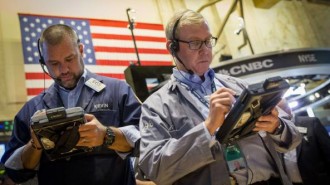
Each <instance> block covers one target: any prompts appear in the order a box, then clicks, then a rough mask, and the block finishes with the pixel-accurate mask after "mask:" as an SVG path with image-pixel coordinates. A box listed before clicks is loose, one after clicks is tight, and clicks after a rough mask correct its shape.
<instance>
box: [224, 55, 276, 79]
mask: <svg viewBox="0 0 330 185" xmlns="http://www.w3.org/2000/svg"><path fill="white" fill-rule="evenodd" d="M273 66H274V62H273V60H272V59H266V60H263V61H255V62H250V63H244V64H238V65H234V66H232V67H230V68H228V69H227V68H223V69H219V71H218V72H219V73H221V74H226V75H230V76H243V75H246V74H247V73H254V72H257V71H258V72H259V71H263V70H265V69H269V68H272V67H273Z"/></svg>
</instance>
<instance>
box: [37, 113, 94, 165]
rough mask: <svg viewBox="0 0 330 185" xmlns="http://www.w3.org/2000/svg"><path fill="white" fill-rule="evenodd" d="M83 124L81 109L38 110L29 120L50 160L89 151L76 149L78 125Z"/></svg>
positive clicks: (83, 148)
mask: <svg viewBox="0 0 330 185" xmlns="http://www.w3.org/2000/svg"><path fill="white" fill-rule="evenodd" d="M84 123H85V118H84V110H83V109H82V108H81V107H73V108H69V109H65V108H64V107H58V108H54V109H48V110H39V111H37V112H36V113H35V114H34V115H33V116H32V118H31V127H32V130H33V131H34V133H35V134H36V136H37V138H38V140H39V142H40V144H41V145H42V148H43V149H44V151H45V153H46V155H47V156H48V158H49V159H50V160H56V159H60V158H66V157H70V156H72V155H76V154H80V153H84V152H86V151H89V150H90V149H89V148H87V147H77V146H76V144H77V142H78V141H79V138H80V135H79V132H78V128H79V125H81V124H84Z"/></svg>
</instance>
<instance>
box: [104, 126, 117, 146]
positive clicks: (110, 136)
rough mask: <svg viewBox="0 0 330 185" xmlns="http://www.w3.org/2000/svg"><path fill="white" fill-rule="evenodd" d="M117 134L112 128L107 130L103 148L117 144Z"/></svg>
mask: <svg viewBox="0 0 330 185" xmlns="http://www.w3.org/2000/svg"><path fill="white" fill-rule="evenodd" d="M115 136H116V135H115V133H114V132H113V130H112V129H111V128H110V127H107V128H106V131H105V136H104V141H103V146H104V147H107V148H108V147H109V146H111V145H112V144H113V143H114V142H115Z"/></svg>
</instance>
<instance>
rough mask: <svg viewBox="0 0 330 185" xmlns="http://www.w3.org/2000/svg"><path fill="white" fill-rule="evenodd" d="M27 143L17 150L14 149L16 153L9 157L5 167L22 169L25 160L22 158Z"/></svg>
mask: <svg viewBox="0 0 330 185" xmlns="http://www.w3.org/2000/svg"><path fill="white" fill-rule="evenodd" d="M24 147H25V145H23V146H21V147H20V148H18V149H17V150H15V151H14V153H13V154H12V155H11V156H10V157H9V158H8V159H7V161H6V163H5V167H7V168H10V169H13V170H22V169H24V167H23V161H22V160H21V157H22V154H23V150H24Z"/></svg>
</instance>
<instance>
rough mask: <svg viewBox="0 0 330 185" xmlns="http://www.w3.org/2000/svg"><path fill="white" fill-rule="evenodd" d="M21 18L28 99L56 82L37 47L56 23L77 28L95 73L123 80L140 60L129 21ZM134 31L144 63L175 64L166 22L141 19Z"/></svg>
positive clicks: (38, 16) (88, 64) (87, 59)
mask: <svg viewBox="0 0 330 185" xmlns="http://www.w3.org/2000/svg"><path fill="white" fill-rule="evenodd" d="M19 20H20V27H21V36H22V48H23V54H24V69H25V78H26V88H27V95H28V99H31V98H32V97H34V96H36V95H38V94H39V93H40V92H42V91H43V90H44V88H47V87H49V85H51V83H53V80H52V79H51V78H49V77H48V76H46V75H44V73H43V71H42V69H41V66H40V65H39V54H38V48H37V45H38V42H37V41H38V38H39V37H40V35H41V32H42V31H43V30H44V29H45V28H47V27H48V26H50V25H53V24H67V25H69V26H71V27H73V28H74V29H75V31H76V32H77V34H78V36H79V39H80V41H81V42H82V43H83V44H84V46H85V47H84V53H85V55H84V62H85V66H86V68H87V69H89V70H90V71H92V72H94V73H97V74H100V75H104V76H109V77H114V78H118V79H122V80H124V79H125V77H124V70H125V69H126V68H127V66H128V65H130V64H132V63H135V64H136V63H137V56H136V53H135V48H134V43H133V39H132V34H131V30H130V29H128V21H117V20H98V19H82V18H71V17H55V16H44V15H31V14H19ZM133 31H134V36H135V40H136V45H137V48H138V53H139V58H140V62H141V65H143V66H151V65H153V66H156V65H164V66H166V65H172V60H171V56H170V54H169V53H168V51H167V50H166V44H165V43H166V38H165V32H164V28H163V25H161V24H149V23H139V22H138V23H137V24H136V25H135V28H134V30H133ZM44 84H45V85H44Z"/></svg>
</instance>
